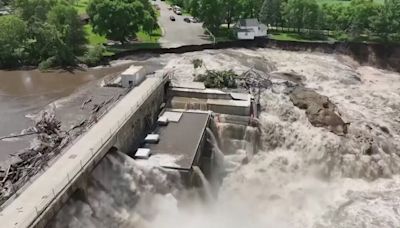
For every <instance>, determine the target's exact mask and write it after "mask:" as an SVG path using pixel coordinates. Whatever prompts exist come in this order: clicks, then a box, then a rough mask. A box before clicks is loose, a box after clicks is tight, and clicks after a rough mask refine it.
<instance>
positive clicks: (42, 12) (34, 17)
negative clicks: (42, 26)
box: [14, 0, 57, 24]
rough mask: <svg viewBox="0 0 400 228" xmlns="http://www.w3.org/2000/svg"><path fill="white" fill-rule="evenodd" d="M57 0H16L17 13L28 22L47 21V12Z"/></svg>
mask: <svg viewBox="0 0 400 228" xmlns="http://www.w3.org/2000/svg"><path fill="white" fill-rule="evenodd" d="M56 3H57V0H15V1H14V8H15V9H16V13H17V14H18V15H20V16H21V18H22V19H23V20H24V21H26V22H27V23H28V24H31V23H35V21H45V20H46V19H47V13H48V12H49V11H50V9H51V8H52V7H53V6H54V5H56Z"/></svg>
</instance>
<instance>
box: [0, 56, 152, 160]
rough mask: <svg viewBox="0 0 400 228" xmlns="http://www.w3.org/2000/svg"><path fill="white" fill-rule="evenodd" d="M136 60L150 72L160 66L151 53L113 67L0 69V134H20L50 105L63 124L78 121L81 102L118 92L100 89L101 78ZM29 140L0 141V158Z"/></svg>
mask: <svg viewBox="0 0 400 228" xmlns="http://www.w3.org/2000/svg"><path fill="white" fill-rule="evenodd" d="M135 61H138V62H139V63H138V64H142V63H143V64H144V65H146V66H147V67H148V70H149V71H153V70H156V69H158V68H159V67H160V66H159V63H158V61H157V62H155V61H153V60H152V59H151V56H139V57H136V58H135V59H134V60H132V61H129V62H128V61H120V62H116V63H115V65H114V64H113V66H106V67H99V68H93V69H88V70H74V71H71V72H69V71H65V70H55V71H50V72H40V71H38V70H14V71H4V70H2V71H0V137H2V136H7V135H10V134H19V133H20V132H21V131H22V130H24V129H26V128H28V127H30V126H32V124H33V121H32V117H33V116H35V114H38V113H39V112H40V111H41V110H44V109H46V108H48V107H49V106H50V105H54V106H55V107H56V111H57V115H58V117H59V118H60V119H61V120H62V121H63V125H65V126H66V127H68V126H69V125H71V124H73V123H75V122H77V121H79V120H81V119H82V118H84V115H87V113H83V112H81V110H80V106H81V104H82V102H83V101H85V100H86V99H88V98H92V99H93V103H94V102H97V103H101V102H102V101H104V100H107V99H109V98H110V97H112V96H117V95H118V94H119V93H120V92H121V90H120V89H117V88H101V86H100V84H101V81H102V79H103V78H104V77H106V76H113V75H115V74H118V73H120V72H122V71H123V70H124V69H126V68H127V67H129V65H130V64H134V63H135ZM30 140H31V138H30V137H25V138H21V139H18V140H16V139H13V140H0V161H2V160H5V159H7V158H8V157H9V155H10V154H15V153H18V152H19V151H21V150H22V149H24V148H26V147H28V146H29V144H30Z"/></svg>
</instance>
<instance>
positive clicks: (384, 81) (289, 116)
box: [59, 49, 400, 228]
mask: <svg viewBox="0 0 400 228" xmlns="http://www.w3.org/2000/svg"><path fill="white" fill-rule="evenodd" d="M232 53H234V54H235V55H233V54H232ZM238 56H240V58H261V59H265V60H266V61H269V62H268V64H272V65H274V67H275V69H276V71H278V72H294V73H296V74H300V75H303V76H304V78H305V80H304V81H303V84H304V85H305V86H306V87H308V88H312V89H314V90H316V91H317V92H318V93H320V94H322V95H325V96H328V97H329V99H330V100H331V101H332V102H333V103H335V104H336V105H337V107H338V110H339V111H340V113H341V115H342V118H343V120H344V121H345V122H349V123H350V125H349V132H348V134H347V136H345V137H342V136H337V135H335V134H333V133H331V132H329V131H328V130H326V129H324V128H317V127H314V126H312V125H311V124H310V123H309V121H308V119H307V116H306V114H305V111H304V110H300V109H298V108H297V107H294V106H293V104H292V103H291V102H290V99H289V97H288V95H287V94H286V93H284V92H282V91H284V89H281V88H275V89H274V90H267V91H265V92H264V93H263V94H262V99H261V102H262V107H263V108H264V110H263V112H262V113H261V116H260V123H261V131H262V136H261V148H260V150H259V151H258V153H256V154H254V155H253V154H252V156H250V158H251V159H249V160H248V161H247V162H243V161H244V160H243V159H244V158H248V156H247V155H246V154H247V153H248V152H247V151H246V150H247V149H246V148H247V147H241V146H240V145H245V144H240V143H232V145H234V146H232V148H236V149H235V151H229V152H227V151H224V152H225V153H226V155H227V156H225V164H226V165H227V166H229V167H228V169H227V171H229V173H228V175H227V177H226V178H225V179H224V181H223V183H222V186H221V188H220V189H219V193H218V198H217V199H216V200H215V202H213V203H212V204H207V203H204V202H202V201H201V200H200V199H199V198H198V197H193V195H191V194H189V193H185V191H182V190H177V189H176V188H174V187H173V186H174V184H176V183H177V182H170V181H171V179H168V175H165V174H164V173H163V172H161V171H160V170H159V169H157V168H155V169H140V168H139V169H138V168H135V167H138V166H137V165H133V164H132V163H130V162H127V163H125V162H123V163H121V162H117V163H114V162H112V161H113V160H114V159H115V158H112V159H111V158H108V159H109V160H107V161H106V164H107V163H112V164H113V165H112V166H111V167H112V168H111V170H114V171H112V172H110V168H109V166H107V169H104V171H101V170H103V169H99V170H98V169H96V170H97V171H96V170H95V172H94V174H93V176H94V183H97V184H94V185H93V187H91V188H89V189H90V191H89V199H88V202H89V203H88V204H89V205H91V206H87V205H88V204H83V205H79V204H78V203H70V204H69V206H72V208H74V209H69V210H67V211H70V212H69V213H67V214H68V216H65V217H64V219H65V220H64V222H65V221H68V222H69V224H74V225H73V226H72V227H141V228H142V227H143V228H175V227H192V228H204V227H210V228H242V227H252V228H267V227H273V228H292V227H295V228H297V227H298V228H308V227H315V228H328V227H329V228H349V227H366V228H381V227H400V213H399V209H398V208H400V176H399V174H400V157H399V154H400V140H399V139H400V119H399V118H400V117H399V110H400V75H399V74H397V73H394V72H388V71H384V70H380V69H376V68H373V67H367V66H358V65H357V64H354V63H352V62H348V61H347V62H343V61H346V58H343V57H341V56H335V55H326V54H320V53H309V52H288V51H280V50H271V49H258V50H256V51H254V50H247V49H235V50H228V51H218V50H213V51H204V52H196V53H188V54H183V55H179V56H178V55H169V57H170V58H171V60H170V62H169V64H168V66H167V69H166V70H169V69H172V68H173V69H174V70H175V72H176V74H175V76H176V78H175V79H176V80H180V81H191V80H193V74H194V73H195V70H194V69H193V65H192V64H191V59H192V58H200V59H202V60H203V61H204V62H206V66H207V68H210V69H234V70H235V71H237V72H238V73H240V72H241V71H243V70H246V69H248V66H243V65H242V64H240V62H239V61H238V59H237V58H239V57H238ZM203 70H204V69H203ZM220 137H221V136H220ZM246 137H250V136H246ZM223 140H224V139H222V141H223ZM228 144H229V143H228ZM235 145H239V146H235ZM249 148H251V147H249ZM368 148H369V152H368V153H367V151H368ZM108 157H109V156H108ZM117 160H118V159H117ZM118 161H121V160H118ZM103 163H104V162H102V164H101V166H103V165H104V164H103ZM117 167H118V168H117ZM106 170H107V172H106ZM106 180H107V181H106ZM103 182H104V183H103ZM148 189H150V190H148ZM176 192H179V194H176ZM179 195H185V196H187V197H178V196H179ZM181 198H185V199H184V200H183V201H184V203H180V202H181V201H182V199H181ZM133 199H134V200H133ZM92 202H97V203H92ZM62 214H64V215H65V213H62ZM71 215H72V216H71ZM59 216H61V215H59ZM93 217H95V218H97V220H96V219H93ZM100 218H101V219H100ZM60 221H62V220H60ZM99 221H101V222H99ZM96 222H97V223H96ZM99 223H100V224H99ZM66 224H68V223H66ZM75 224H76V226H75ZM93 224H94V225H93ZM117 224H118V225H117Z"/></svg>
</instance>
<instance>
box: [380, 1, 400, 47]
mask: <svg viewBox="0 0 400 228" xmlns="http://www.w3.org/2000/svg"><path fill="white" fill-rule="evenodd" d="M373 21H374V25H373V27H374V31H375V32H376V33H378V35H379V36H380V37H382V38H383V39H384V40H386V41H399V40H400V0H386V1H385V4H384V5H383V6H382V7H381V8H380V9H379V10H378V14H377V16H376V17H375V18H373Z"/></svg>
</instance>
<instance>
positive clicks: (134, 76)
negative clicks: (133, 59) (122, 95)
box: [121, 65, 146, 88]
mask: <svg viewBox="0 0 400 228" xmlns="http://www.w3.org/2000/svg"><path fill="white" fill-rule="evenodd" d="M145 77H146V70H145V68H144V67H142V66H133V65H132V66H130V67H129V68H128V69H127V70H126V71H124V72H122V74H121V84H122V87H124V88H132V87H135V86H137V85H139V84H140V83H142V81H143V80H144V79H145Z"/></svg>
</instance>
